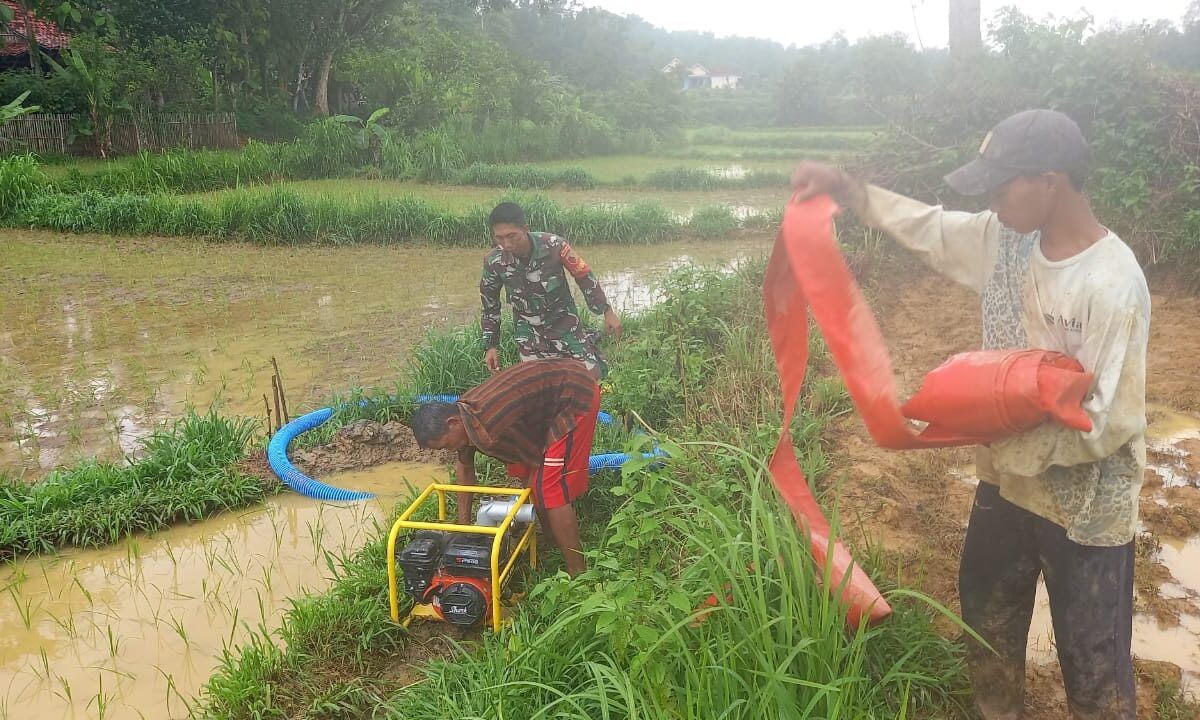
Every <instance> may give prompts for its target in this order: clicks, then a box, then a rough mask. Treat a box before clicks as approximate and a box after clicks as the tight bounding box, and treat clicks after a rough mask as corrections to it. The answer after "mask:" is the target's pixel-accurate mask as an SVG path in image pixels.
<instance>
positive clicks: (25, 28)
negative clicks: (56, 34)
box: [0, 0, 42, 75]
mask: <svg viewBox="0 0 1200 720" xmlns="http://www.w3.org/2000/svg"><path fill="white" fill-rule="evenodd" d="M16 5H17V11H16V13H15V14H14V13H13V12H12V11H11V10H10V9H9V8H8V6H4V7H3V10H4V16H0V20H2V21H3V24H4V25H5V26H6V29H7V30H8V31H9V32H11V33H13V34H14V35H17V36H19V37H21V38H23V39H24V40H25V46H26V47H27V48H29V67H30V68H31V69H32V70H33V71H34V72H35V73H37V74H39V75H40V74H41V72H42V62H41V57H42V49H41V46H40V45H38V39H37V31H36V29H35V27H34V24H33V7H32V6H31V3H30V0H16ZM18 19H19V20H20V21H21V30H20V31H19V32H18V31H17V29H16V27H15V26H14V21H15V20H18Z"/></svg>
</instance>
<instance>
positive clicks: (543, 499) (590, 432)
mask: <svg viewBox="0 0 1200 720" xmlns="http://www.w3.org/2000/svg"><path fill="white" fill-rule="evenodd" d="M599 411H600V388H599V386H597V387H596V394H595V395H594V396H593V397H592V407H591V409H590V410H588V411H587V412H586V413H583V414H582V415H579V416H577V417H576V418H575V429H574V430H572V431H571V432H569V433H567V434H566V435H564V436H562V437H561V438H559V439H558V440H557V441H556V442H555V443H554V444H553V445H551V446H550V447H549V448H547V449H546V456H545V458H544V459H543V460H542V465H541V467H539V468H538V469H537V472H533V471H531V470H530V469H529V468H528V467H526V466H524V465H518V464H515V463H514V464H511V465H509V466H508V474H509V475H511V476H512V477H515V478H521V479H522V480H524V481H526V482H527V483H528V484H529V487H530V488H531V489H532V490H533V503H534V505H535V506H536V507H538V508H540V509H542V510H552V509H554V508H556V507H562V506H563V505H567V504H569V503H571V502H573V501H574V500H575V499H576V498H578V497H579V496H580V495H583V494H584V493H585V492H587V489H588V459H589V458H590V457H591V455H592V438H593V437H595V435H596V413H597V412H599Z"/></svg>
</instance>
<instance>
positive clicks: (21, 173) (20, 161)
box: [0, 153, 46, 220]
mask: <svg viewBox="0 0 1200 720" xmlns="http://www.w3.org/2000/svg"><path fill="white" fill-rule="evenodd" d="M45 186H46V177H45V175H43V174H42V171H41V170H40V169H38V163H37V159H35V158H34V157H33V155H30V154H28V153H26V154H23V155H11V156H9V157H6V158H0V220H4V219H6V218H8V217H10V216H12V215H14V214H15V213H17V212H19V211H20V210H21V209H22V208H24V207H25V206H26V205H27V204H28V203H29V201H30V200H32V199H33V198H35V197H37V196H38V195H40V194H41V193H42V190H43V188H44V187H45Z"/></svg>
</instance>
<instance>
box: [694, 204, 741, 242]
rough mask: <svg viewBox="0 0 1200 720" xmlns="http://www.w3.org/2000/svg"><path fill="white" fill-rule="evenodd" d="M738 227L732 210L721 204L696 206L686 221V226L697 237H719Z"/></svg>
mask: <svg viewBox="0 0 1200 720" xmlns="http://www.w3.org/2000/svg"><path fill="white" fill-rule="evenodd" d="M738 227H739V223H738V219H737V217H736V216H735V215H734V214H733V211H732V210H731V209H729V208H728V207H725V206H723V205H714V206H711V207H702V208H698V209H697V210H696V211H695V212H694V213H692V217H691V219H690V220H689V221H688V228H689V229H690V230H691V231H692V232H693V233H695V234H696V235H697V236H698V237H702V238H710V239H712V238H719V237H722V236H724V235H728V234H730V233H732V232H734V231H735V230H737V229H738Z"/></svg>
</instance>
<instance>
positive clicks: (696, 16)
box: [583, 0, 1189, 47]
mask: <svg viewBox="0 0 1200 720" xmlns="http://www.w3.org/2000/svg"><path fill="white" fill-rule="evenodd" d="M981 2H982V11H983V19H984V32H985V34H986V32H987V22H988V20H989V19H990V18H992V17H993V16H994V15H995V13H996V11H997V10H998V9H1000V8H1001V7H1004V6H1007V5H1015V6H1017V7H1018V8H1020V9H1021V10H1022V11H1023V12H1025V13H1026V14H1029V15H1032V16H1034V17H1035V18H1039V19H1040V18H1042V17H1044V16H1045V15H1047V14H1052V15H1055V16H1058V17H1076V16H1077V15H1079V14H1080V13H1081V12H1082V11H1083V8H1086V9H1087V12H1089V13H1090V14H1091V15H1092V16H1093V17H1094V18H1095V19H1096V24H1097V25H1098V26H1101V27H1102V26H1104V25H1106V24H1108V23H1109V22H1111V21H1113V20H1116V21H1119V22H1122V23H1128V22H1137V21H1140V20H1147V19H1149V20H1157V19H1167V20H1171V21H1172V22H1175V23H1178V22H1179V21H1180V19H1181V18H1182V17H1183V14H1184V12H1186V10H1187V6H1188V2H1189V0H1008V1H1007V2H1005V1H1003V0H981ZM583 4H584V5H590V6H595V7H602V8H604V9H606V10H609V11H611V12H614V13H617V14H619V15H628V14H634V15H639V16H641V17H642V18H644V19H645V20H647V21H648V22H650V23H653V24H654V25H658V26H660V27H664V28H666V29H668V30H699V31H703V32H712V33H714V34H715V35H718V36H725V35H745V36H750V37H763V38H770V39H772V40H776V41H779V42H781V43H783V44H784V45H789V44H791V43H795V44H797V45H811V44H814V43H820V42H823V41H825V40H827V39H829V38H830V37H831V36H832V35H833V34H834V33H835V32H838V31H839V30H840V31H842V32H844V33H845V34H846V36H847V37H849V38H850V39H852V40H853V39H855V38H859V37H863V36H865V35H873V34H884V33H893V32H902V33H905V34H907V35H908V36H909V37H910V38H911V39H912V40H913V42H914V44H915V43H916V42H917V33H918V31H919V33H920V39H921V41H922V42H923V43H924V45H925V46H926V47H935V46H940V47H944V46H945V45H946V8H947V4H948V0H828V1H827V2H812V0H807V1H806V0H733V1H730V0H726V1H725V2H720V1H719V0H583ZM914 4H915V5H916V8H915V11H914V8H913V5H914ZM914 14H915V17H914ZM985 36H986V35H985Z"/></svg>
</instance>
